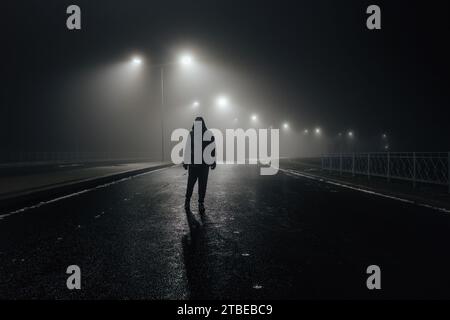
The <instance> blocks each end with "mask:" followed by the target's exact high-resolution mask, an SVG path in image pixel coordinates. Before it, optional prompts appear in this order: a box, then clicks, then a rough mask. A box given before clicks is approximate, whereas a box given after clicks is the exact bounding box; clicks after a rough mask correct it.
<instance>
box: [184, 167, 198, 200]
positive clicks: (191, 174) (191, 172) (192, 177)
mask: <svg viewBox="0 0 450 320" xmlns="http://www.w3.org/2000/svg"><path fill="white" fill-rule="evenodd" d="M196 181H197V170H195V169H194V168H193V167H192V166H189V169H188V182H187V188H186V200H185V202H184V206H185V207H189V204H190V201H191V197H192V192H193V191H194V185H195V182H196Z"/></svg>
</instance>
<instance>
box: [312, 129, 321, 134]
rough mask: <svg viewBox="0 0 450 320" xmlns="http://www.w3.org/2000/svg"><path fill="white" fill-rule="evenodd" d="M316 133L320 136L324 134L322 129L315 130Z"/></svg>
mask: <svg viewBox="0 0 450 320" xmlns="http://www.w3.org/2000/svg"><path fill="white" fill-rule="evenodd" d="M314 132H315V133H316V135H320V134H321V133H322V129H320V128H316V129H315V130H314Z"/></svg>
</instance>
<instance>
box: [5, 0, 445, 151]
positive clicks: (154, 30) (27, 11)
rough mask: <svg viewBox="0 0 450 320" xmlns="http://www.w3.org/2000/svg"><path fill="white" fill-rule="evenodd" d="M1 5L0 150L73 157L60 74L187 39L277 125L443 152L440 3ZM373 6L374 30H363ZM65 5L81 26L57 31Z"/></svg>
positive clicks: (157, 57)
mask: <svg viewBox="0 0 450 320" xmlns="http://www.w3.org/2000/svg"><path fill="white" fill-rule="evenodd" d="M7 1H8V2H7V3H3V4H2V12H3V15H2V20H1V32H2V49H1V61H2V96H1V99H2V100H1V135H2V136H1V138H2V140H1V141H2V148H1V149H2V150H22V151H26V150H65V149H66V150H69V149H70V148H72V147H71V145H69V144H68V142H67V140H66V139H65V138H64V133H63V132H65V131H64V128H63V127H65V126H70V125H73V126H76V123H75V122H70V121H67V120H66V121H63V120H62V119H67V118H70V116H69V114H72V115H73V114H76V113H77V112H80V113H82V112H84V111H82V110H81V109H80V111H78V110H77V108H78V107H77V104H76V103H72V104H70V103H68V104H67V105H65V104H64V103H62V102H61V101H64V99H70V93H69V96H68V97H63V99H62V100H61V97H60V95H61V94H63V95H64V92H63V91H61V90H60V89H61V88H60V86H61V84H63V83H64V82H65V81H66V79H67V77H70V76H71V75H73V74H77V73H79V72H81V71H82V70H84V69H89V68H90V66H97V65H101V64H102V63H103V64H105V63H107V62H108V61H116V60H120V59H123V57H126V56H127V55H129V53H130V52H136V51H138V52H141V53H142V54H144V55H145V56H146V57H148V56H150V57H151V59H152V61H156V62H159V61H165V60H167V57H169V56H171V55H172V54H173V51H174V50H176V49H177V48H178V47H183V45H185V44H186V45H188V46H189V47H193V48H195V50H196V51H197V52H200V54H201V56H202V58H204V59H205V61H214V63H216V64H220V65H221V67H222V68H224V69H225V70H229V71H230V72H232V73H233V74H234V75H242V79H245V82H246V83H247V85H246V87H245V90H247V91H248V92H247V99H250V100H251V98H249V97H255V103H260V104H261V110H260V113H261V114H266V115H270V116H268V117H269V118H271V119H270V120H274V122H277V121H281V120H282V119H285V118H288V119H289V121H290V122H291V123H292V125H293V126H294V127H297V129H299V130H300V129H302V128H304V127H309V128H311V127H312V126H315V125H320V126H321V127H323V128H324V130H326V132H328V133H329V134H330V135H333V134H337V132H339V131H345V130H346V129H348V128H352V129H353V130H355V131H356V132H358V134H359V135H360V136H361V137H365V138H370V137H374V136H375V137H378V136H379V135H381V133H382V132H385V131H386V132H388V133H389V135H390V136H391V137H392V139H393V142H392V144H393V148H394V149H395V150H397V151H413V150H417V151H427V150H430V151H447V150H449V149H450V139H449V137H450V128H449V126H448V114H449V112H447V109H448V107H449V99H448V98H449V93H448V83H449V81H448V80H449V74H448V70H449V68H448V65H449V61H448V60H449V59H448V57H449V56H450V54H449V49H448V48H447V44H448V39H449V37H448V31H449V22H448V12H449V10H448V9H449V5H448V2H445V1H418V2H413V1H376V2H372V1H331V0H330V1H325V0H315V1H230V0H227V1H218V0H209V1H198V0H196V1H148V0H146V1H144V0H143V1H138V0H128V1H118V0H95V1H94V0H89V1H81V0H75V1H73V0H71V1H65V0H52V1H49V0H47V1H42V0H41V1H35V0H33V1H31V0H28V1H11V0H7ZM372 3H375V4H378V5H380V7H381V9H382V28H383V29H382V30H381V31H369V30H367V29H366V27H365V20H366V17H367V15H366V14H365V9H366V8H367V6H368V5H370V4H372ZM69 4H77V5H79V6H80V7H81V9H82V28H83V29H82V30H81V31H76V32H70V31H68V30H67V29H66V27H65V20H66V14H65V9H66V7H67V6H68V5H69ZM243 81H244V80H243ZM56 97H58V98H56ZM77 101H78V100H77ZM256 101H257V102H256ZM80 108H81V107H80ZM68 109H70V110H68ZM74 109H75V110H74ZM155 112H156V111H155ZM74 117H76V116H74ZM266 118H267V116H266ZM97 125H99V126H100V124H97ZM89 128H90V129H88V130H91V131H89V133H88V135H89V134H95V132H96V131H95V130H96V129H95V125H93V126H92V127H89ZM74 130H76V129H74ZM85 134H86V133H85ZM377 147H378V146H376V147H373V149H375V148H377ZM370 148H371V146H367V145H366V146H365V149H370Z"/></svg>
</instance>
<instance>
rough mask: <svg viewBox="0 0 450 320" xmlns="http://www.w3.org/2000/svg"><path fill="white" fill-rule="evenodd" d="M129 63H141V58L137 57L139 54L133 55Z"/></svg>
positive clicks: (137, 64)
mask: <svg viewBox="0 0 450 320" xmlns="http://www.w3.org/2000/svg"><path fill="white" fill-rule="evenodd" d="M131 64H132V65H134V66H139V65H141V64H142V58H141V57H139V56H134V57H133V58H132V59H131Z"/></svg>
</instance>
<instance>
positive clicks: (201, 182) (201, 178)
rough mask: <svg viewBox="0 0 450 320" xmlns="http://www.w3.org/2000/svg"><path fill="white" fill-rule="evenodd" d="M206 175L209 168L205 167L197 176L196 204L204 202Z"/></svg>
mask: <svg viewBox="0 0 450 320" xmlns="http://www.w3.org/2000/svg"><path fill="white" fill-rule="evenodd" d="M208 173H209V167H207V166H205V167H203V168H201V170H200V173H199V175H198V203H199V204H202V205H203V203H204V202H205V195H206V185H207V184H208Z"/></svg>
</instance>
